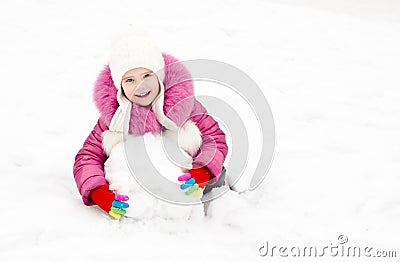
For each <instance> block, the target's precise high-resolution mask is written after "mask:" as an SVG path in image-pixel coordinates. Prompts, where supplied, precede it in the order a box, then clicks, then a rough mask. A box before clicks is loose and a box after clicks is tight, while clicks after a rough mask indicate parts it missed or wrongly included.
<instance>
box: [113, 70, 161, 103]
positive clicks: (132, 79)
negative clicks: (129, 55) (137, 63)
mask: <svg viewBox="0 0 400 262" xmlns="http://www.w3.org/2000/svg"><path fill="white" fill-rule="evenodd" d="M121 88H122V89H123V91H124V93H125V95H126V97H127V98H128V99H129V100H130V101H132V102H133V103H136V104H138V105H141V106H148V105H150V104H151V103H152V102H153V101H154V99H155V98H156V97H157V95H158V94H159V92H160V84H159V82H158V77H157V75H156V74H154V73H153V71H151V70H149V69H146V68H143V67H138V68H134V69H131V70H129V71H127V72H126V73H125V74H124V75H123V76H122V81H121Z"/></svg>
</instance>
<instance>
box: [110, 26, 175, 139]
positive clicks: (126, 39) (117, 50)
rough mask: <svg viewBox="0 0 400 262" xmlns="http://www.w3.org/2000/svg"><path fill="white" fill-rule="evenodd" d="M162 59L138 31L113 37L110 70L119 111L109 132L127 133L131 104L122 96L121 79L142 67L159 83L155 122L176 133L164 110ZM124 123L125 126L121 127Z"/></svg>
mask: <svg viewBox="0 0 400 262" xmlns="http://www.w3.org/2000/svg"><path fill="white" fill-rule="evenodd" d="M164 65H165V64H164V58H163V56H162V52H161V50H160V49H159V48H158V46H157V45H156V44H155V43H154V42H153V41H152V39H150V37H149V36H148V35H147V34H145V33H144V32H143V31H141V30H140V29H138V28H133V27H130V28H129V29H128V30H127V31H125V32H122V33H121V34H119V35H117V37H115V39H114V41H113V43H112V46H111V50H110V53H109V67H110V70H111V77H112V79H113V82H114V85H115V86H116V88H117V89H118V92H117V101H118V104H119V107H118V108H117V111H116V112H115V113H114V116H113V118H112V120H111V123H110V127H109V129H110V131H116V132H124V133H125V134H127V133H128V131H129V119H130V111H131V107H132V104H131V103H132V102H131V101H129V100H128V99H127V98H126V97H125V96H124V95H123V93H122V90H121V80H122V76H123V75H124V74H125V73H126V72H127V71H129V70H131V69H134V68H138V67H143V68H147V69H150V70H152V71H153V72H154V73H155V74H156V75H157V76H158V80H159V83H160V94H159V95H158V97H157V98H156V99H155V100H154V102H153V104H152V108H153V111H154V113H155V115H156V117H157V120H158V121H159V122H160V123H161V124H162V125H163V126H165V127H166V128H167V129H175V130H176V129H177V126H176V124H175V123H174V122H173V121H172V120H170V119H168V118H167V117H166V116H165V114H164V110H163V106H164V84H163V81H164V77H165V71H164ZM124 122H125V125H124Z"/></svg>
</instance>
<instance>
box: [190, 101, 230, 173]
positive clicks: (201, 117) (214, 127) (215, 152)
mask: <svg viewBox="0 0 400 262" xmlns="http://www.w3.org/2000/svg"><path fill="white" fill-rule="evenodd" d="M190 119H191V120H192V121H193V122H195V123H196V125H197V127H198V128H199V130H200V132H201V137H202V140H203V142H202V145H201V147H200V149H199V150H198V152H197V153H196V154H195V155H194V159H193V163H196V164H199V165H202V166H206V167H207V168H208V169H209V170H210V172H211V173H212V174H213V175H214V177H216V178H217V177H218V176H219V175H220V174H221V171H222V166H223V164H224V161H225V158H226V155H227V153H228V146H227V144H226V140H225V133H224V132H223V131H222V130H221V129H220V128H219V125H218V122H217V121H215V120H214V118H212V117H211V116H210V115H208V112H207V110H206V109H205V108H204V106H203V105H202V104H201V103H200V102H199V101H197V100H195V104H194V108H193V111H192V114H191V118H190Z"/></svg>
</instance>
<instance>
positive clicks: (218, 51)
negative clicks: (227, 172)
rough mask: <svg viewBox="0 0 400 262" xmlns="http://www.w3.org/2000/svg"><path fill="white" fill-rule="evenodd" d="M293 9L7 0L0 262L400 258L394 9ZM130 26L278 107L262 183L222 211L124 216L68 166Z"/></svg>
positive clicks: (273, 4)
mask: <svg viewBox="0 0 400 262" xmlns="http://www.w3.org/2000/svg"><path fill="white" fill-rule="evenodd" d="M294 2H295V1H289V0H287V1H282V2H279V1H276V0H275V1H273V0H270V1H261V0H259V1H256V0H249V1H210V0H207V1H196V2H193V3H189V2H180V1H175V0H172V1H158V2H157V3H156V2H154V1H153V2H146V1H144V2H143V1H142V2H136V1H105V0H104V1H103V0H102V1H75V0H74V1H72V0H70V1H49V0H36V1H33V0H32V1H22V0H14V1H11V0H10V1H3V2H2V7H1V9H0V29H1V34H2V39H1V42H0V57H1V59H0V65H1V76H2V87H1V89H2V90H3V91H2V92H3V94H2V95H1V96H0V107H1V110H0V118H1V119H2V121H3V122H2V131H1V132H2V133H1V134H2V138H3V140H4V141H3V143H2V150H1V153H0V154H1V155H0V159H1V160H0V161H1V162H0V163H1V166H2V172H1V181H2V186H1V187H0V188H1V189H0V199H2V200H3V204H2V211H1V214H2V215H1V218H0V261H111V260H115V261H117V260H121V261H158V260H161V259H162V260H163V261H170V260H174V261H180V260H187V261H205V260H211V261H214V260H216V261H222V259H224V261H226V260H227V261H241V260H243V259H246V260H250V261H262V260H267V259H275V260H280V261H289V260H298V261H300V260H301V261H307V260H315V258H308V257H306V258H291V254H290V253H289V257H279V255H277V254H278V253H277V250H275V254H274V256H273V257H272V258H271V254H270V253H269V254H268V255H267V256H266V257H261V256H260V255H259V249H260V247H262V246H263V245H265V244H266V242H267V241H268V243H269V245H276V246H278V247H279V246H287V247H289V248H290V247H293V246H298V247H305V246H316V247H318V248H320V249H321V250H322V248H323V247H324V246H329V247H331V246H335V245H339V246H340V244H338V239H337V238H338V236H339V235H346V236H347V237H348V242H347V244H348V245H349V246H353V247H354V246H361V247H364V246H369V247H372V248H373V251H371V253H372V254H375V253H373V252H374V251H376V250H383V251H385V250H386V251H390V250H396V251H397V256H400V253H399V252H400V248H399V246H398V240H399V237H398V236H399V234H400V225H399V223H398V221H399V220H400V193H399V190H398V187H399V184H400V176H399V171H400V139H399V134H400V121H399V119H400V103H399V101H400V90H399V87H400V78H399V77H398V75H399V69H400V63H399V61H400V49H399V46H400V23H399V20H398V17H399V15H400V11H399V4H398V3H396V2H395V1H388V0H385V1H377V0H376V1H373V0H369V1H365V2H364V4H363V5H360V6H361V8H357V6H358V3H360V1H356V0H350V1H336V2H335V1H326V2H325V4H323V5H322V4H315V3H316V1H306V0H302V1H296V3H294ZM334 2H335V3H334ZM365 3H368V4H365ZM355 10H356V11H357V12H355ZM396 17H397V18H396ZM128 23H131V24H137V23H140V24H142V25H145V26H146V27H147V29H148V31H149V32H151V34H152V36H154V37H155V38H156V40H157V41H158V43H159V45H160V46H161V47H162V49H163V50H165V51H167V52H168V53H171V54H173V55H174V56H176V57H178V58H179V59H182V60H185V59H195V58H208V59H215V60H220V61H223V62H226V63H229V64H232V65H234V66H236V67H238V68H240V69H242V70H243V71H244V72H246V73H247V74H249V75H250V76H251V77H252V78H253V79H254V80H255V81H256V82H257V83H258V84H259V86H260V87H261V88H262V89H263V91H264V93H265V96H266V97H267V99H268V101H269V104H270V106H271V108H272V111H273V114H274V120H275V124H276V133H277V147H276V152H275V159H274V162H273V164H272V166H271V169H270V171H269V173H268V175H267V178H266V179H265V181H264V182H263V184H262V185H261V186H260V187H259V188H258V189H257V190H256V191H254V192H250V193H248V194H242V195H240V196H237V195H235V194H233V193H232V194H230V195H224V196H223V197H221V198H220V199H218V200H216V201H215V205H214V207H213V216H212V217H209V218H206V219H204V220H196V221H176V220H164V219H162V218H157V219H152V220H144V221H133V220H122V221H115V220H111V219H109V218H108V216H106V215H104V214H103V213H102V212H101V211H100V210H98V209H97V208H95V207H91V208H89V207H86V206H84V205H83V203H82V201H81V198H80V195H79V194H78V191H77V188H76V186H75V182H74V180H73V175H72V166H73V162H74V157H75V155H76V153H77V151H78V150H79V148H80V147H81V146H82V143H83V141H84V139H85V138H86V137H87V135H88V134H89V132H90V131H91V129H92V128H93V126H94V125H95V123H96V120H97V118H98V112H97V110H96V108H95V106H94V103H93V102H92V87H93V83H94V80H95V78H96V76H97V74H98V72H99V70H100V69H101V68H102V67H103V65H104V64H105V63H106V58H107V50H108V49H107V48H108V45H109V40H110V37H111V36H112V35H113V34H114V33H115V32H116V31H115V30H118V28H120V27H122V26H124V25H126V24H128ZM237 110H238V111H240V110H241V109H240V108H238V109H237ZM264 250H265V249H262V251H264ZM321 259H322V260H326V261H339V260H341V259H342V258H339V257H333V256H329V255H325V256H324V257H322V258H321ZM321 259H319V260H321ZM362 260H364V261H367V260H368V261H369V260H371V261H374V260H376V261H383V259H382V258H374V257H369V258H363V259H362ZM385 261H392V260H385ZM393 261H394V260H393Z"/></svg>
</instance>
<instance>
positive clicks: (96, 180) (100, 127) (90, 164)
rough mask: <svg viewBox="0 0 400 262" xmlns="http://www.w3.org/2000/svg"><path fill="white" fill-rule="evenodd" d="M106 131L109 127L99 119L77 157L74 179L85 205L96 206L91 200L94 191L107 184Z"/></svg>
mask: <svg viewBox="0 0 400 262" xmlns="http://www.w3.org/2000/svg"><path fill="white" fill-rule="evenodd" d="M105 130H108V127H107V126H106V125H105V124H104V123H103V121H101V119H99V120H98V121H97V124H96V125H95V126H94V128H93V130H92V131H91V132H90V134H89V136H88V137H87V138H86V140H85V142H84V143H83V147H82V148H81V149H80V150H79V151H78V153H77V155H76V156H75V163H74V168H73V173H74V178H75V182H76V185H77V187H78V190H79V193H80V194H81V195H82V200H83V203H84V204H85V205H93V204H94V203H93V202H92V201H91V200H90V199H89V193H90V191H91V190H92V189H94V188H97V187H100V186H103V185H105V184H107V181H106V179H105V177H104V162H105V161H106V160H107V155H106V153H105V152H104V150H103V147H102V137H101V134H102V133H103V132H104V131H105Z"/></svg>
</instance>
